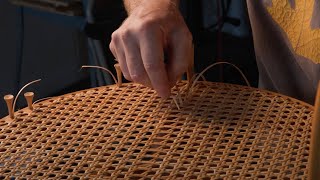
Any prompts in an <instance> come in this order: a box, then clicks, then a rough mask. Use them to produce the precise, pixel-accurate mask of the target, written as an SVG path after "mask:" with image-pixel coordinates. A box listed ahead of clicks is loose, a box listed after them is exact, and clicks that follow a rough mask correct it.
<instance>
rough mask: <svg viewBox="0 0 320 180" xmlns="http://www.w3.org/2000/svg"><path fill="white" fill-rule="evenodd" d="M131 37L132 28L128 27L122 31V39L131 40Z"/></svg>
mask: <svg viewBox="0 0 320 180" xmlns="http://www.w3.org/2000/svg"><path fill="white" fill-rule="evenodd" d="M130 38H131V31H130V30H128V29H126V30H123V31H122V32H121V39H122V40H125V41H126V40H129V39H130Z"/></svg>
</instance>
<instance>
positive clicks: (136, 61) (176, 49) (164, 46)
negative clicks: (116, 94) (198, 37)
mask: <svg viewBox="0 0 320 180" xmlns="http://www.w3.org/2000/svg"><path fill="white" fill-rule="evenodd" d="M109 47H110V50H111V52H112V53H113V55H114V56H115V57H116V59H117V61H118V62H119V64H120V67H121V70H122V72H123V75H124V77H125V78H126V79H128V80H129V81H134V82H136V83H140V84H143V85H145V86H148V87H151V88H154V89H155V90H156V91H157V92H158V94H159V96H161V97H163V98H166V97H168V96H170V94H171V90H170V89H171V88H172V87H173V86H174V85H175V84H176V82H177V80H178V79H180V78H181V76H182V74H183V73H184V72H186V70H187V67H188V63H189V62H188V60H189V59H190V56H191V54H190V53H191V50H192V35H191V33H190V32H189V30H188V28H187V26H186V24H185V22H184V20H183V17H182V16H181V14H180V12H179V9H178V7H177V6H176V5H175V4H174V3H172V1H171V0H156V1H150V0H144V1H143V2H142V3H141V4H140V6H138V7H137V8H135V9H134V10H133V11H132V13H131V14H130V16H129V17H128V18H127V19H126V20H125V21H124V23H123V24H122V25H121V26H120V28H119V29H117V30H116V31H115V32H114V33H113V34H112V40H111V43H110V46H109ZM165 53H166V54H167V56H168V57H167V58H168V59H167V60H166V63H165V62H164V54H165Z"/></svg>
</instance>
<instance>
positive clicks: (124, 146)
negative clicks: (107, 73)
mask: <svg viewBox="0 0 320 180" xmlns="http://www.w3.org/2000/svg"><path fill="white" fill-rule="evenodd" d="M179 86H180V88H181V97H182V98H181V99H182V101H183V103H182V104H181V103H180V109H178V107H177V106H176V104H175V102H174V100H173V99H172V98H169V99H167V100H161V99H160V98H159V97H158V96H157V95H156V93H155V92H154V91H153V90H151V89H148V88H146V87H142V86H140V85H137V84H132V83H127V84H123V85H122V86H121V87H117V86H116V85H112V86H104V87H99V88H94V89H88V90H84V91H79V92H74V93H71V94H67V95H63V96H60V97H55V98H51V99H49V100H46V101H43V102H40V103H37V104H35V105H34V110H33V111H32V112H31V111H30V110H28V109H22V110H19V111H18V112H17V113H16V118H15V119H14V120H13V121H12V122H9V121H8V118H4V119H2V120H0V177H1V178H12V177H15V178H17V177H24V178H36V179H48V178H53V179H56V178H62V179H63V178H65V179H92V178H97V179H110V178H114V179H121V178H125V179H140V178H143V179H210V178H213V179H225V178H227V179H239V178H242V179H245V178H247V179H253V178H261V179H306V178H307V176H308V167H307V166H308V157H309V147H310V135H311V126H310V125H311V120H312V117H313V111H314V108H313V106H311V105H308V104H306V103H303V102H301V101H298V100H295V99H292V98H289V97H287V96H283V95H280V94H276V93H272V92H268V91H264V90H260V89H255V88H249V87H244V86H238V85H231V84H223V83H213V82H198V83H197V85H196V86H195V87H194V89H193V91H192V92H191V93H190V95H189V96H188V95H187V94H186V93H185V92H186V91H185V89H186V87H187V82H186V81H182V82H181V83H180V84H179ZM173 93H174V94H177V92H176V91H174V92H173ZM179 99H180V98H177V100H178V103H179V102H180V101H179Z"/></svg>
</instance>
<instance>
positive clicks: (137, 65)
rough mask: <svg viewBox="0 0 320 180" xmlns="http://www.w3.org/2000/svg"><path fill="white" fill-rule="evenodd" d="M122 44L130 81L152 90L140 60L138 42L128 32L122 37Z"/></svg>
mask: <svg viewBox="0 0 320 180" xmlns="http://www.w3.org/2000/svg"><path fill="white" fill-rule="evenodd" d="M122 43H123V47H124V51H125V56H126V62H127V66H128V70H129V74H130V77H131V79H132V81H134V82H136V83H140V84H143V85H145V86H147V87H150V88H152V85H151V82H150V80H149V77H148V74H147V72H146V70H145V68H144V65H143V61H142V58H141V53H140V47H139V42H138V41H137V40H136V38H135V37H134V35H133V34H132V33H131V32H130V31H126V32H125V33H123V35H122Z"/></svg>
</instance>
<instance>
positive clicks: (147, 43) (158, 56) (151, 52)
mask: <svg viewBox="0 0 320 180" xmlns="http://www.w3.org/2000/svg"><path fill="white" fill-rule="evenodd" d="M141 33H143V34H144V35H143V36H142V37H141V40H140V48H141V49H140V52H141V57H142V61H143V65H144V68H145V70H146V72H147V74H148V77H149V79H150V81H151V84H152V87H153V88H154V89H155V90H156V91H157V92H158V94H159V96H161V97H162V98H167V97H169V96H170V87H169V81H168V76H167V71H166V67H165V64H164V59H163V58H164V52H163V49H164V47H163V35H162V33H161V31H160V30H159V29H157V30H154V31H143V32H141Z"/></svg>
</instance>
